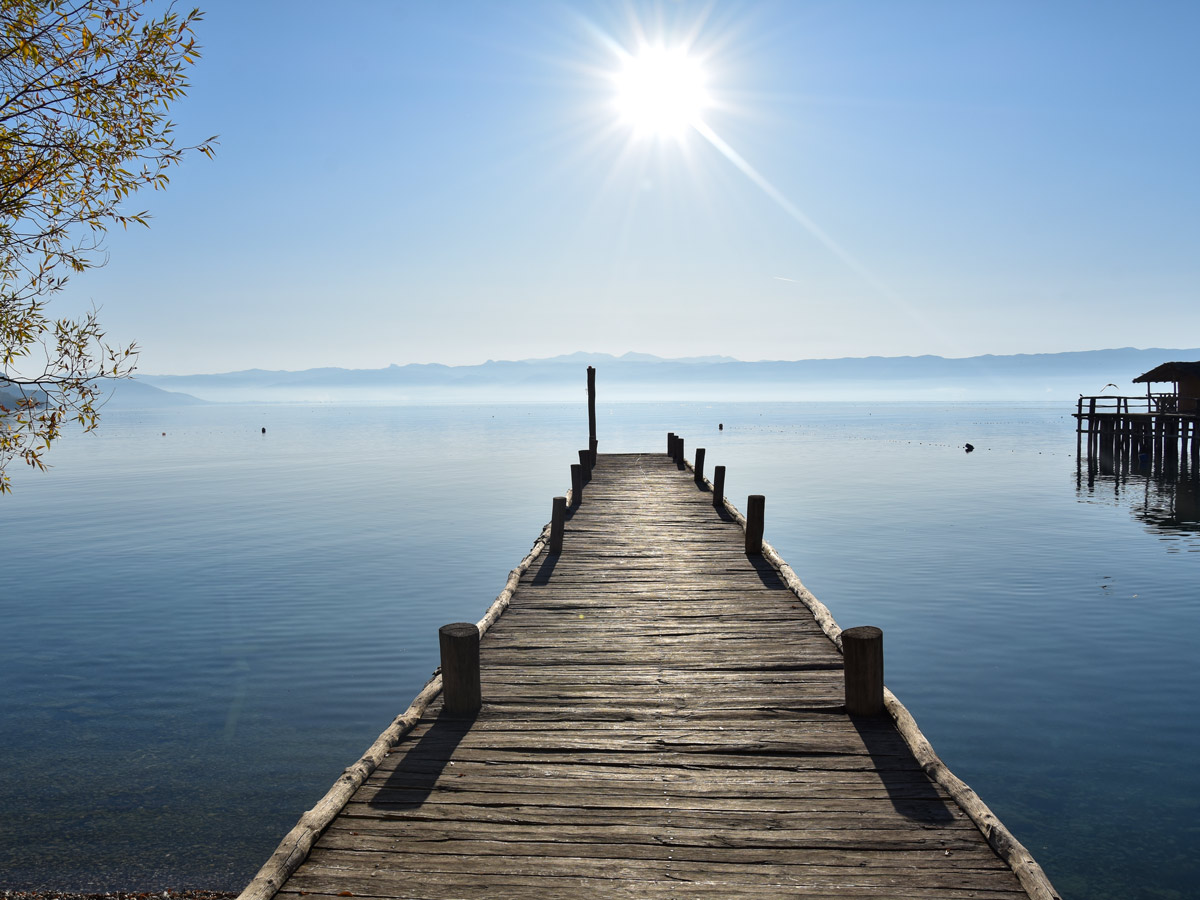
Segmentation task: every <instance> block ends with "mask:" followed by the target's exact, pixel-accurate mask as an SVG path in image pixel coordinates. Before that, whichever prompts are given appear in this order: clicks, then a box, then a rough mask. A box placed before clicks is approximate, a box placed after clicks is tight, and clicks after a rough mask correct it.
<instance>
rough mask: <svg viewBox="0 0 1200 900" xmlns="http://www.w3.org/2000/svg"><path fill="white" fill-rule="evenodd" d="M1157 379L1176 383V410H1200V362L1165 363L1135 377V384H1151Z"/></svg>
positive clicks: (1192, 411)
mask: <svg viewBox="0 0 1200 900" xmlns="http://www.w3.org/2000/svg"><path fill="white" fill-rule="evenodd" d="M1156 381H1169V382H1171V383H1172V384H1174V386H1175V396H1176V398H1177V402H1176V407H1175V408H1176V410H1178V411H1179V412H1191V413H1194V412H1197V411H1200V362H1168V363H1163V364H1162V365H1161V366H1155V367H1154V368H1153V369H1151V370H1150V371H1149V372H1145V373H1143V374H1141V375H1139V376H1138V377H1137V378H1135V379H1133V383H1134V384H1142V383H1145V384H1146V385H1149V384H1150V383H1151V382H1156ZM1147 390H1149V388H1148V387H1147Z"/></svg>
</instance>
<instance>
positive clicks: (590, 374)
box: [587, 366, 599, 466]
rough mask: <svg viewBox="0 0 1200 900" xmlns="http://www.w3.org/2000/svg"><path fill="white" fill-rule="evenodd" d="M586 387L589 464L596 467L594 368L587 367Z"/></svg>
mask: <svg viewBox="0 0 1200 900" xmlns="http://www.w3.org/2000/svg"><path fill="white" fill-rule="evenodd" d="M587 385H588V453H589V454H590V455H591V457H592V458H591V460H590V462H591V464H592V465H593V466H595V465H596V448H597V447H598V446H599V444H598V443H597V441H596V367H595V366H588V367H587Z"/></svg>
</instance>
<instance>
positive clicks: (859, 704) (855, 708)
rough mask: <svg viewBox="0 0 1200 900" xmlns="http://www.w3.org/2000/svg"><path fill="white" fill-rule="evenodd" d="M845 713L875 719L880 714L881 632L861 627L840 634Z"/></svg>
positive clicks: (881, 698)
mask: <svg viewBox="0 0 1200 900" xmlns="http://www.w3.org/2000/svg"><path fill="white" fill-rule="evenodd" d="M842 657H843V660H842V665H843V668H844V671H845V679H846V712H848V713H850V715H852V716H877V715H879V714H880V713H881V712H883V632H882V631H881V630H880V629H878V628H876V627H875V626H874V625H860V626H859V627H858V628H847V629H846V630H845V631H843V632H842Z"/></svg>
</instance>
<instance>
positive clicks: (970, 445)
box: [966, 444, 975, 453]
mask: <svg viewBox="0 0 1200 900" xmlns="http://www.w3.org/2000/svg"><path fill="white" fill-rule="evenodd" d="M966 448H967V452H968V453H970V452H971V451H972V450H974V449H975V445H974V444H967V445H966Z"/></svg>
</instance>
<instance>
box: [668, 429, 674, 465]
mask: <svg viewBox="0 0 1200 900" xmlns="http://www.w3.org/2000/svg"><path fill="white" fill-rule="evenodd" d="M667 456H669V457H671V458H672V459H674V458H675V432H673V431H668V432H667Z"/></svg>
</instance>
